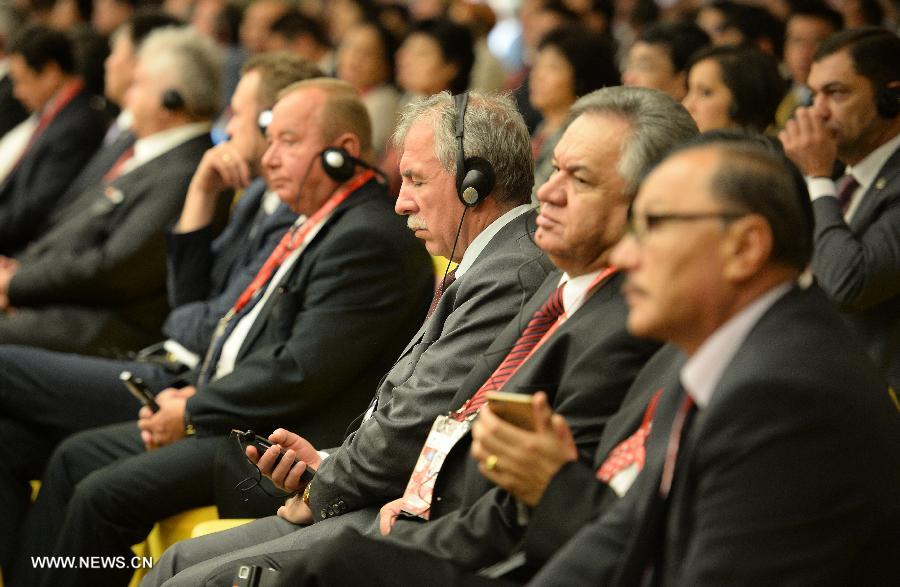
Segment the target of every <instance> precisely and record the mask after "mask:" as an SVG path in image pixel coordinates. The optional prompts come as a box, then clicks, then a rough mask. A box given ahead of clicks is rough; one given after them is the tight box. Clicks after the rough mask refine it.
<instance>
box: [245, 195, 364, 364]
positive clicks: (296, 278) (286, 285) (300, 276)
mask: <svg viewBox="0 0 900 587" xmlns="http://www.w3.org/2000/svg"><path fill="white" fill-rule="evenodd" d="M373 181H374V180H373ZM370 184H371V182H370ZM370 184H366V185H365V186H363V187H361V188H360V189H359V190H357V191H356V193H353V194H351V195H350V197H348V198H347V199H346V200H344V201H343V202H341V203H340V204H339V205H338V207H337V208H335V209H334V212H333V213H332V214H331V216H330V217H329V218H328V220H327V221H326V223H325V225H324V226H323V227H322V228H321V229H320V230H319V232H318V233H317V234H316V236H315V238H313V240H312V242H310V243H309V245H308V246H307V247H306V248H305V249H304V250H303V252H302V253H301V254H300V257H299V258H298V259H297V260H296V262H295V263H294V265H293V266H292V267H291V268H290V269H289V270H288V271H287V273H285V275H284V277H283V278H282V279H281V282H280V283H279V285H278V287H277V288H276V289H275V291H273V292H272V295H271V296H269V299H268V300H266V302H265V305H264V306H263V307H262V309H261V310H260V311H259V315H258V316H257V317H256V319H255V320H254V321H253V324H252V326H251V327H250V330H249V332H247V337H246V338H245V339H244V342H243V343H242V344H241V348H240V350H239V351H238V354H237V360H238V361H239V360H241V359H243V357H244V355H245V354H246V353H247V352H248V351H249V349H250V348H252V346H253V342H254V341H255V340H256V338H257V337H258V336H259V335H260V334H261V333H262V330H263V326H264V325H265V323H266V321H267V320H268V317H269V314H271V313H272V310H273V309H274V308H275V306H276V305H277V304H278V301H279V300H280V298H281V296H282V295H283V294H284V293H285V292H286V291H288V289H290V290H291V291H303V290H304V289H305V288H306V281H307V280H308V278H309V275H308V272H307V271H305V268H306V267H308V266H309V263H308V260H309V258H310V257H311V256H314V255H315V254H316V252H317V251H318V249H319V246H320V245H321V243H322V242H323V241H324V240H325V239H327V238H328V231H329V230H331V228H332V227H333V226H334V224H335V222H337V221H338V220H339V219H340V217H341V216H343V215H344V213H346V212H347V210H349V209H351V208H353V207H354V206H358V205H359V204H361V203H363V202H365V201H368V199H370V198H371V197H372V196H373V194H377V192H376V191H374V190H369V189H367V188H368V186H369V185H370ZM276 273H277V270H276ZM265 287H266V288H268V287H269V284H266V286H265ZM263 291H265V290H263Z"/></svg>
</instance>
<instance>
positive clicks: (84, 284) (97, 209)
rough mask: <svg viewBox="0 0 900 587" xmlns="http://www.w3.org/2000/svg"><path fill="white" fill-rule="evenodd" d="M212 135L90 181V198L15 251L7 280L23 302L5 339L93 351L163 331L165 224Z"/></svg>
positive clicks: (138, 342) (0, 333) (8, 322)
mask: <svg viewBox="0 0 900 587" xmlns="http://www.w3.org/2000/svg"><path fill="white" fill-rule="evenodd" d="M210 145H211V143H210V140H209V137H208V136H206V135H202V136H199V137H196V138H194V139H192V140H190V141H187V142H185V143H183V144H181V145H179V146H177V147H175V148H174V149H172V150H170V151H168V152H166V153H164V154H162V155H160V156H158V157H156V158H155V159H153V160H151V161H148V162H146V163H145V164H143V165H141V166H140V167H138V168H136V169H134V170H133V171H131V172H130V173H126V174H124V175H122V176H120V177H119V178H118V179H116V181H114V182H113V183H112V185H111V186H109V187H108V188H104V186H102V185H98V186H94V187H93V188H91V190H92V192H93V193H94V196H93V203H92V204H91V205H90V206H88V207H85V208H81V209H79V210H76V211H73V213H72V216H71V217H69V218H66V219H65V220H64V221H63V222H61V223H59V224H57V225H56V226H55V227H54V228H53V229H52V230H51V232H49V233H48V234H47V235H45V236H44V237H43V238H42V239H40V240H39V241H37V242H35V243H34V244H32V245H31V246H30V247H29V248H28V249H27V250H26V251H25V252H24V253H23V254H22V255H21V256H20V257H19V262H20V266H19V270H18V272H17V273H16V274H15V276H14V277H13V279H12V281H11V282H10V286H9V297H10V301H11V303H12V305H13V306H14V307H16V308H18V312H16V313H15V314H12V315H5V316H2V317H0V342H2V343H4V344H5V343H19V344H28V345H32V346H40V347H43V348H49V349H53V350H63V351H71V352H81V353H89V354H92V353H98V352H100V351H103V350H107V351H108V350H110V349H115V348H120V349H129V348H130V349H139V348H141V347H143V346H146V345H148V344H150V343H153V342H156V341H157V340H159V326H160V324H161V323H162V320H163V318H164V317H165V316H166V314H167V313H168V304H167V303H166V296H165V274H166V261H165V256H166V249H165V230H166V229H167V228H168V227H169V226H170V225H171V224H172V223H173V222H174V221H175V219H176V218H177V217H178V214H179V213H180V211H181V206H182V203H183V201H184V194H185V192H186V191H187V187H188V184H189V183H190V180H191V177H192V175H193V173H194V170H195V168H196V167H197V164H198V163H199V161H200V158H201V157H202V156H203V153H204V152H205V151H206V149H208V148H209V147H210ZM107 194H108V195H107ZM108 196H109V197H108Z"/></svg>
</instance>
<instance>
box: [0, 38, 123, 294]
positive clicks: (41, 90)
mask: <svg viewBox="0 0 900 587" xmlns="http://www.w3.org/2000/svg"><path fill="white" fill-rule="evenodd" d="M9 55H10V57H9V75H10V77H11V78H12V82H13V92H14V94H15V96H16V97H17V98H18V99H19V100H20V101H21V102H22V104H24V105H25V107H26V108H27V109H28V110H29V111H30V112H31V113H32V115H31V116H30V117H29V118H28V119H26V121H25V122H23V123H21V124H22V125H25V127H26V130H25V131H23V132H21V133H20V137H21V140H20V141H19V148H18V149H16V150H12V151H11V152H9V153H6V154H5V156H7V157H9V158H8V159H7V160H6V162H7V166H8V167H9V169H8V170H7V172H6V174H5V176H4V177H3V178H0V180H2V183H0V254H3V255H12V254H14V253H17V252H18V251H20V250H22V249H23V248H24V247H25V246H26V245H27V244H28V243H29V242H30V241H32V240H33V239H35V238H37V237H38V236H40V235H42V234H43V233H44V232H45V231H46V230H47V228H48V219H49V217H50V216H51V215H52V214H53V211H54V209H55V208H56V206H57V204H58V202H59V198H60V196H61V195H62V193H63V192H64V191H65V189H66V187H67V186H68V184H69V183H70V182H71V181H72V180H73V179H74V178H75V176H76V175H78V173H79V172H80V171H81V168H82V167H83V166H84V165H85V163H87V161H88V159H90V157H91V155H93V153H94V151H96V150H97V147H99V146H100V142H101V141H102V139H103V134H104V133H105V132H106V124H107V120H106V117H105V115H104V113H103V112H102V110H101V109H100V108H98V104H97V101H96V100H95V97H94V96H92V95H91V94H90V92H88V91H87V89H86V88H85V84H84V82H83V81H82V79H81V78H80V77H79V76H78V75H77V72H76V64H75V48H74V46H73V43H72V42H71V41H70V40H69V38H68V37H67V36H66V35H65V33H62V32H59V31H54V30H51V29H49V28H46V27H44V26H40V25H33V26H30V27H28V28H26V29H25V30H23V31H21V33H20V34H19V35H18V36H17V37H16V39H15V40H14V41H13V42H12V44H11V45H10V47H9ZM9 163H12V165H11V166H9ZM4 293H5V292H4Z"/></svg>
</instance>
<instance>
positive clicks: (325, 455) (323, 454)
mask: <svg viewBox="0 0 900 587" xmlns="http://www.w3.org/2000/svg"><path fill="white" fill-rule="evenodd" d="M316 452H317V453H319V458H320V459H322V460H323V461H324V460H325V459H327V458H328V457H330V456H331V454H329V453H327V452H325V451H324V450H317V451H316Z"/></svg>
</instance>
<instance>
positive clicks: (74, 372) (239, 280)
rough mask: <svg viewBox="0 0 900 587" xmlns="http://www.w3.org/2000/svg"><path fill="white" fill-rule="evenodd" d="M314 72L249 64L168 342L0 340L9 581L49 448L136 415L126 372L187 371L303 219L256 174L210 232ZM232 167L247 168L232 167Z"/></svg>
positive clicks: (170, 377)
mask: <svg viewBox="0 0 900 587" xmlns="http://www.w3.org/2000/svg"><path fill="white" fill-rule="evenodd" d="M319 75H320V73H319V70H318V68H316V67H314V66H313V65H311V64H309V63H308V62H307V61H305V60H303V59H301V58H299V57H294V56H292V55H289V54H286V53H284V54H278V55H271V54H262V55H259V56H257V57H255V58H253V59H251V60H249V61H248V62H247V63H246V64H245V66H244V75H243V78H242V80H241V82H240V83H239V84H238V89H237V91H236V92H235V94H234V96H233V97H232V101H231V103H232V117H231V120H230V122H229V126H228V131H229V134H230V136H231V139H230V140H229V141H228V142H227V143H224V144H222V145H219V146H217V147H214V148H212V149H210V150H209V151H207V153H206V155H205V156H204V158H203V160H202V161H201V163H200V166H199V167H198V168H197V173H196V174H195V176H194V179H193V181H192V182H191V187H190V189H189V190H188V195H187V197H186V200H185V206H184V209H183V210H182V213H181V217H180V218H179V221H178V224H176V227H175V230H174V231H173V232H172V233H170V234H169V275H170V291H169V300H170V302H171V303H172V306H173V307H174V308H175V309H174V310H172V312H170V313H169V317H168V318H167V319H166V323H165V327H164V330H165V332H166V334H167V335H168V340H166V341H165V342H164V343H162V345H160V344H157V345H154V346H152V347H149V348H148V349H145V350H144V351H141V352H140V353H139V354H138V356H139V360H137V361H124V360H116V359H106V358H99V357H87V356H83V355H72V354H66V353H59V352H54V351H47V350H44V349H38V348H35V347H23V346H14V345H2V346H0V374H2V375H0V504H2V508H3V509H2V512H0V517H2V518H3V519H4V520H6V529H7V531H6V532H4V533H3V535H2V536H0V566H3V568H5V569H7V572H6V575H7V579H8V578H9V576H10V571H9V562H8V561H9V559H10V551H11V547H10V546H8V545H9V544H12V541H13V540H14V539H15V537H16V536H18V527H19V523H20V520H21V519H22V518H23V517H24V515H25V512H26V511H27V507H28V503H29V499H30V496H31V491H30V485H29V481H30V480H31V479H39V478H40V476H41V474H42V473H43V470H44V466H45V465H46V464H47V459H48V458H49V456H50V453H51V452H52V450H53V448H54V447H55V446H56V445H57V444H58V443H59V442H60V441H61V440H62V439H63V438H65V437H66V436H69V435H70V434H72V433H74V432H77V431H79V430H85V429H87V428H93V427H96V426H101V425H105V424H111V423H114V422H122V421H126V420H132V419H133V418H134V415H135V414H136V413H137V411H138V409H139V408H140V405H139V404H138V402H137V401H136V400H135V399H134V398H132V397H131V396H129V395H128V394H127V393H124V391H125V389H124V388H123V386H122V382H121V381H120V379H119V374H120V373H121V372H122V371H130V372H132V373H133V374H134V375H136V376H138V377H140V378H141V379H142V380H143V381H144V382H145V383H147V384H148V386H149V388H150V389H151V391H154V392H157V391H160V390H162V389H164V388H166V387H168V386H169V385H171V384H172V383H173V382H174V381H175V380H177V379H182V378H183V377H185V376H186V373H185V372H186V371H187V369H188V368H189V367H190V366H192V365H195V364H196V363H198V362H199V355H202V353H203V352H204V350H205V347H206V345H207V344H208V343H209V339H210V337H211V336H212V333H213V330H214V329H215V325H216V323H217V321H218V320H219V318H221V317H222V316H223V315H224V314H225V313H226V312H227V311H228V309H229V308H231V306H232V305H233V304H234V301H235V300H236V299H237V297H238V295H240V293H241V292H242V291H243V290H244V289H246V287H247V285H248V284H249V283H250V282H251V280H252V279H253V276H254V275H255V274H256V273H257V271H259V269H260V267H262V265H263V263H264V262H265V260H266V258H268V256H269V254H270V253H271V252H272V250H273V249H274V248H275V246H276V245H277V244H278V241H279V240H281V237H282V235H283V234H284V232H285V231H286V230H287V229H288V228H290V226H291V224H293V222H294V220H296V214H295V213H294V212H293V211H292V210H291V209H290V208H289V207H287V206H286V205H284V204H282V203H280V202H279V200H278V196H277V195H276V194H275V193H274V192H272V191H271V190H267V189H266V186H265V182H263V181H262V180H261V179H257V180H254V181H253V183H251V185H250V187H248V188H247V189H246V190H245V192H244V194H243V195H242V197H241V199H240V200H239V202H238V203H237V204H236V205H235V206H234V210H233V211H232V214H231V219H230V222H229V224H228V226H227V227H226V228H225V230H224V231H223V232H222V234H221V235H219V236H218V237H217V238H216V239H214V240H213V238H212V237H213V230H212V224H213V217H214V208H215V207H216V201H217V199H218V194H219V192H221V191H223V189H225V188H237V187H240V186H241V185H242V184H243V183H245V182H246V179H242V176H243V174H244V173H246V174H247V175H250V176H253V175H258V174H259V172H260V165H259V160H260V158H261V157H262V154H263V152H264V151H265V148H266V142H265V138H264V137H263V135H262V134H261V133H260V132H259V127H258V126H257V120H258V117H259V114H260V112H261V111H263V110H266V109H269V108H271V107H272V106H273V105H274V103H275V99H276V95H277V93H278V91H280V90H281V89H282V88H284V87H287V86H288V85H289V84H291V83H294V82H296V81H299V80H302V79H308V78H312V77H318V76H319ZM226 156H227V158H228V159H229V161H228V162H226V161H224V159H225V157H226ZM232 168H234V169H238V168H240V169H242V170H243V172H242V173H239V174H234V173H231V172H230V170H231V169H232ZM204 337H205V342H201V341H203V339H204ZM160 347H162V348H160Z"/></svg>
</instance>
